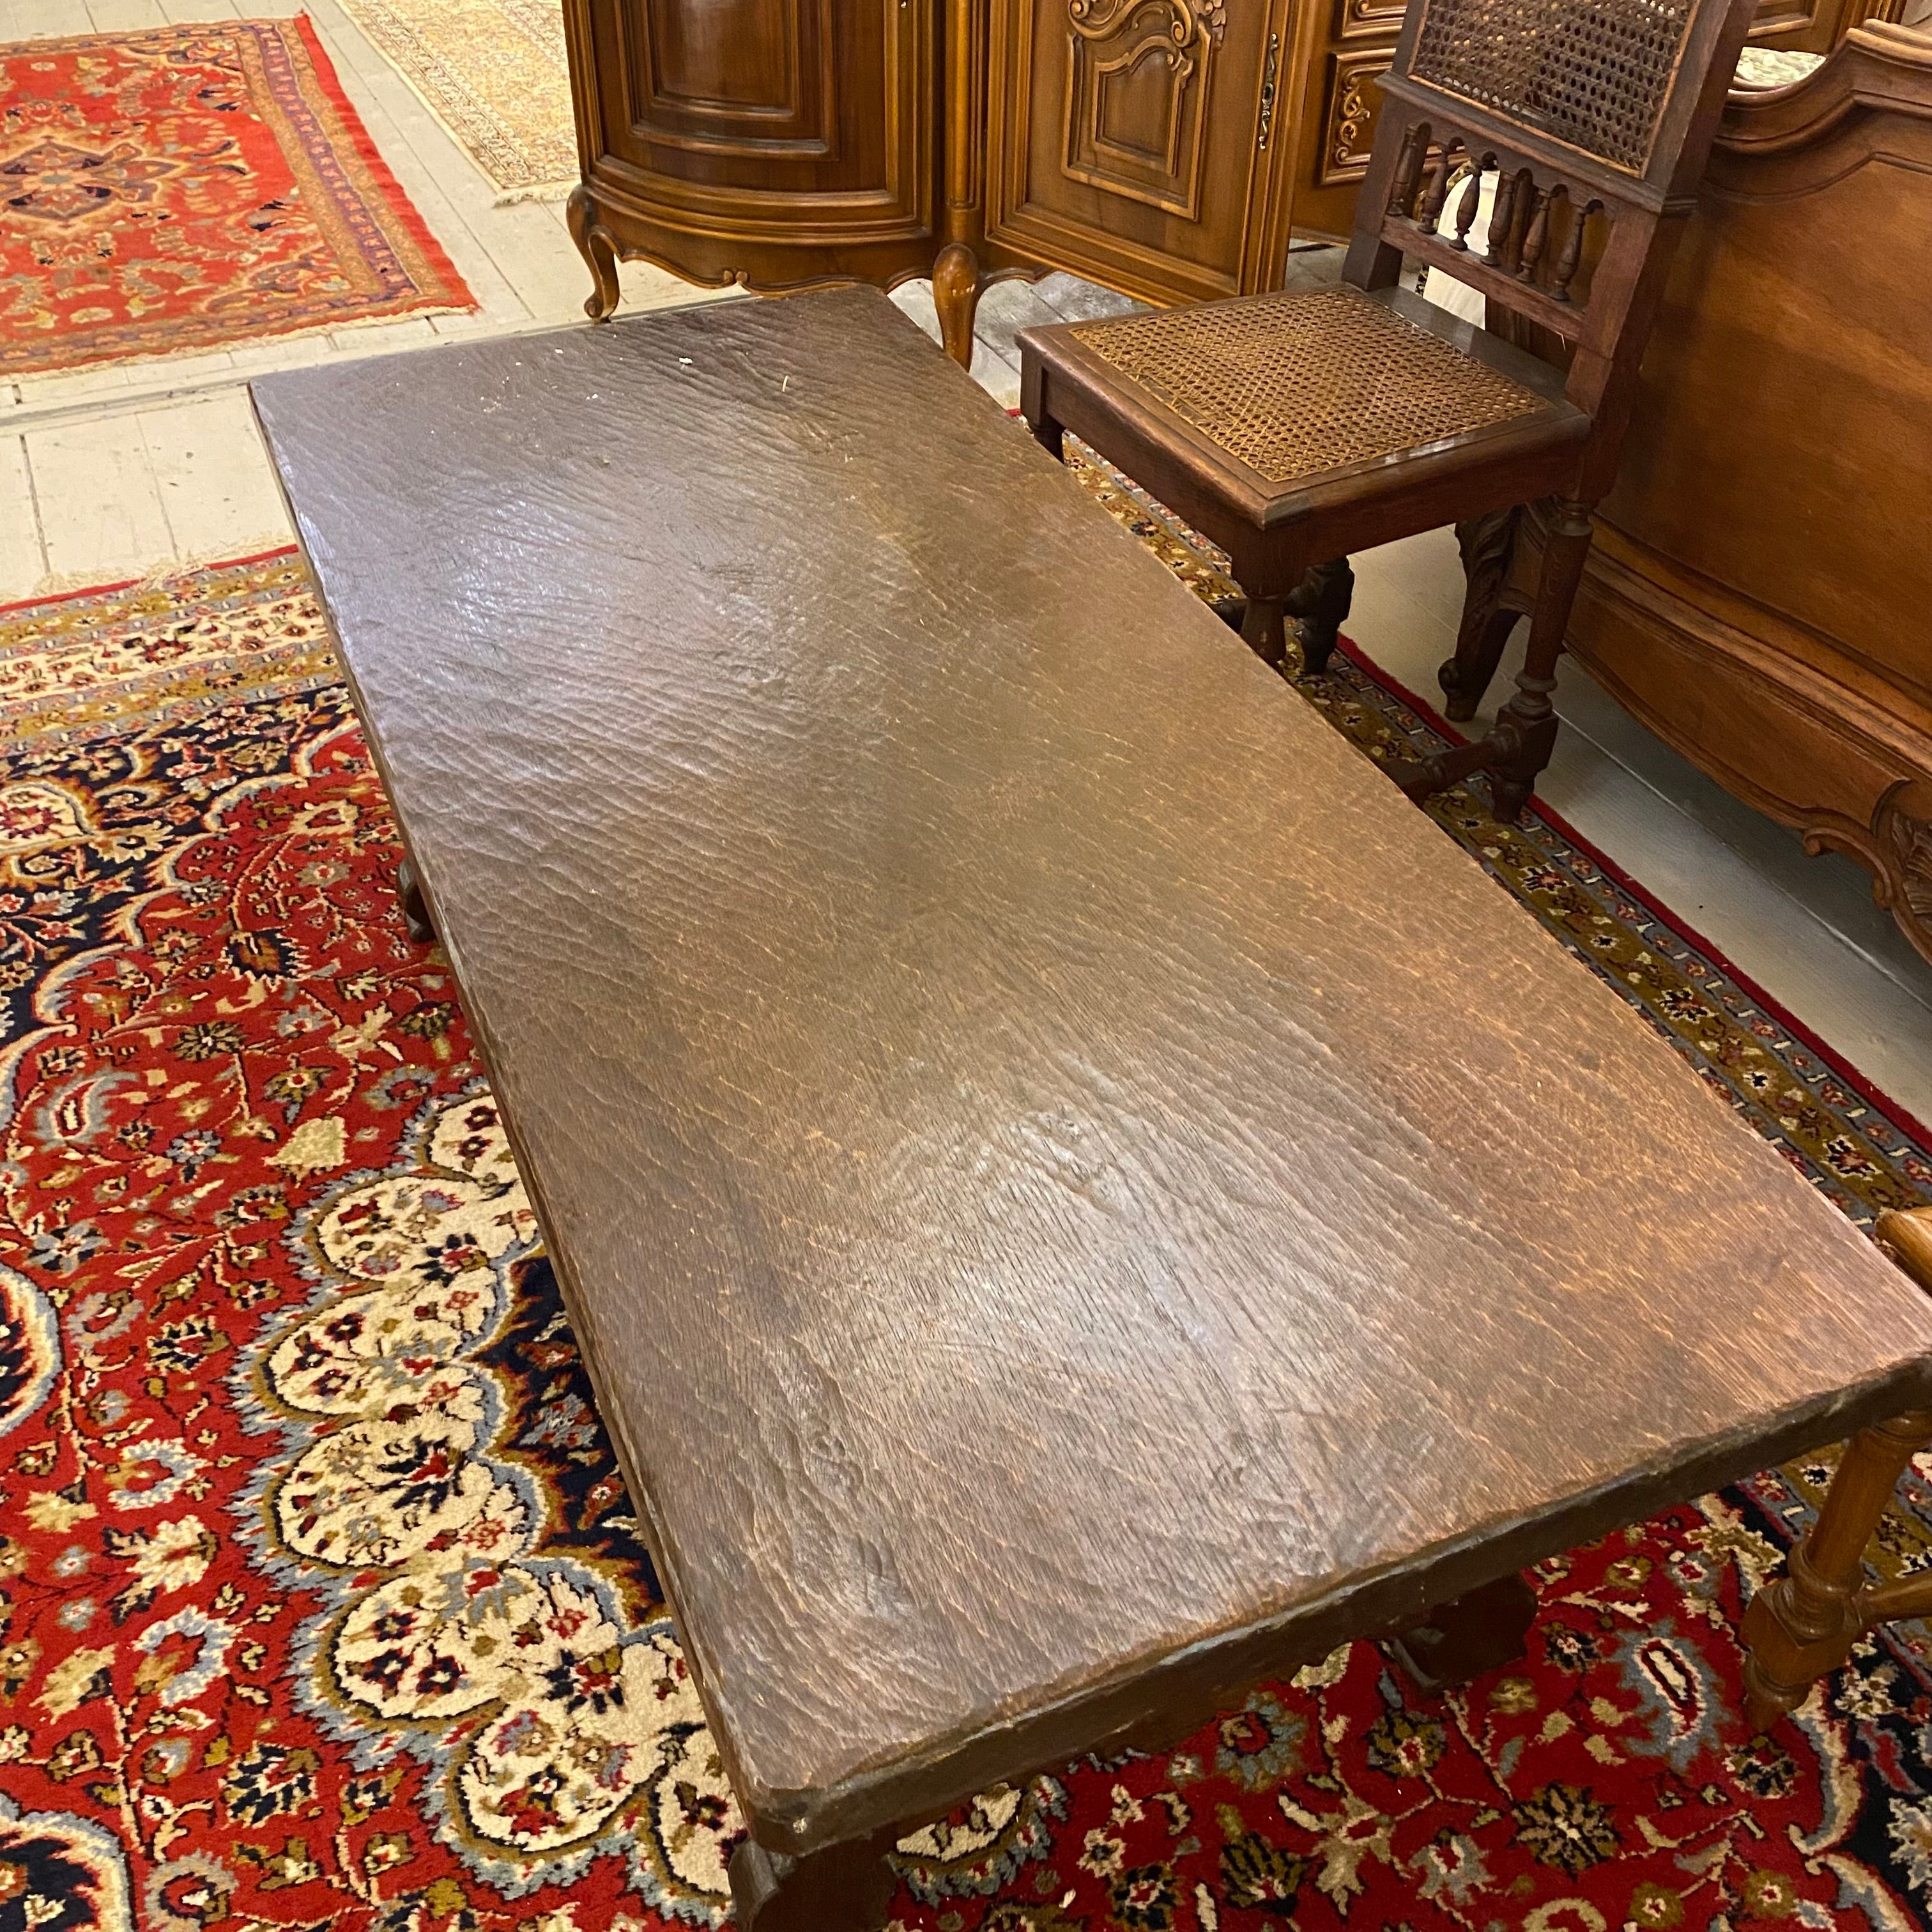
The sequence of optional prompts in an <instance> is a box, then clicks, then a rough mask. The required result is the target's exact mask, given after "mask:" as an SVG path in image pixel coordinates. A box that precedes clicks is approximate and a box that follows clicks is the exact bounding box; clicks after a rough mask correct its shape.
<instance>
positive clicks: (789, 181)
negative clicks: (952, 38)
mask: <svg viewBox="0 0 1932 1932" xmlns="http://www.w3.org/2000/svg"><path fill="white" fill-rule="evenodd" d="M589 20H590V30H591V38H592V44H593V46H594V49H595V65H596V69H597V85H596V92H595V107H596V127H595V136H596V139H595V143H594V145H595V150H596V151H597V153H598V156H599V157H600V159H601V162H602V163H603V164H604V172H606V173H607V174H608V175H609V177H610V180H611V181H612V182H613V183H614V184H616V185H617V186H618V187H619V190H620V191H628V193H632V194H634V193H643V192H645V191H646V189H647V190H648V193H649V195H650V196H651V197H652V199H655V200H657V201H659V202H662V203H664V204H666V205H676V206H683V207H691V208H697V207H700V206H709V205H712V204H714V203H715V201H716V200H717V199H718V197H719V196H728V198H729V199H730V202H731V204H732V205H733V206H734V207H736V208H739V210H741V211H745V210H748V209H749V208H757V209H759V210H760V211H762V214H763V217H764V218H767V219H769V220H776V221H781V222H785V221H789V222H794V223H808V224H809V223H822V222H823V221H825V220H829V219H836V218H840V217H841V214H849V215H850V216H851V217H854V218H857V219H868V218H876V219H880V220H892V218H894V217H895V215H897V216H901V217H904V216H910V215H911V214H914V213H916V211H919V210H920V209H922V208H924V207H925V206H926V205H927V202H928V200H929V182H928V181H927V180H926V175H927V174H928V173H929V155H930V136H929V119H930V116H929V113H928V112H927V109H926V98H925V95H924V92H923V88H922V83H923V81H924V79H925V75H926V70H927V68H928V65H929V46H928V40H929V35H928V33H927V30H926V23H925V10H924V9H923V8H919V7H901V6H899V5H898V4H897V0H589ZM868 211H869V214H868Z"/></svg>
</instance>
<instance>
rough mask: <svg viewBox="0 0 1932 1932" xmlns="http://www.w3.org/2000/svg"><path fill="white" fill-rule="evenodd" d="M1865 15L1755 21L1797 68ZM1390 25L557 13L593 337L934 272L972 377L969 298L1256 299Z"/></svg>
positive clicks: (1348, 193)
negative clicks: (659, 293) (1029, 279)
mask: <svg viewBox="0 0 1932 1932" xmlns="http://www.w3.org/2000/svg"><path fill="white" fill-rule="evenodd" d="M1871 5H1872V0H1763V6H1762V7H1761V8H1760V16H1759V19H1758V21H1757V25H1756V26H1754V28H1753V30H1752V37H1753V38H1754V40H1761V41H1762V42H1763V43H1764V44H1766V45H1767V46H1796V47H1807V48H1813V49H1817V50H1818V51H1821V52H1822V51H1823V49H1825V48H1826V47H1828V46H1831V45H1832V44H1833V43H1834V42H1835V40H1836V39H1837V38H1838V34H1839V33H1840V31H1841V27H1842V23H1843V20H1846V19H1847V18H1861V17H1863V15H1864V13H1865V12H1866V11H1867V10H1870V7H1871ZM1402 17H1403V6H1402V0H1318V4H1316V5H1309V6H1304V7H1297V6H1295V5H1291V4H1290V0H898V5H896V6H893V5H884V6H881V5H877V4H870V5H868V4H862V0H564V23H565V30H566V32H567V34H568V41H569V47H570V65H571V90H572V93H573V95H574V99H575V102H576V110H577V146H578V151H579V153H580V155H581V157H582V161H583V181H582V184H581V185H580V187H578V188H577V190H576V192H575V193H574V195H573V196H571V202H570V208H569V214H570V222H571V233H572V234H573V235H574V236H575V237H576V239H577V246H578V248H580V250H581V251H583V257H584V259H585V260H586V263H588V264H589V267H590V270H591V274H592V279H593V281H594V284H595V290H594V293H592V296H591V297H590V299H589V302H587V303H586V309H587V310H588V311H589V314H591V315H592V317H595V318H597V319H598V320H601V319H602V318H603V317H606V316H607V315H609V314H610V312H611V311H612V310H613V308H615V307H616V302H617V280H616V260H617V258H618V257H622V256H633V255H634V256H640V257H646V258H648V259H649V260H652V261H653V262H656V263H660V264H661V266H664V267H665V268H667V269H671V270H673V272H676V274H678V275H684V276H686V277H688V278H689V279H690V280H691V281H695V282H700V283H703V284H706V286H709V287H720V286H721V285H723V284H727V283H730V282H738V283H741V284H743V285H744V286H745V287H747V288H752V289H759V290H781V289H790V288H796V287H802V286H804V285H806V284H812V283H819V282H826V281H841V280H847V279H857V280H861V281H871V282H876V283H877V284H879V285H880V286H881V287H890V286H892V284H894V283H895V282H898V281H904V280H905V279H906V278H908V277H911V276H916V275H931V276H932V278H933V290H934V295H935V299H936V300H937V302H938V307H939V313H940V317H941V323H942V325H943V326H944V332H945V336H946V341H947V347H949V348H950V350H952V351H953V353H954V354H955V355H956V356H958V357H959V359H960V360H961V361H962V362H967V363H969V364H970V362H971V359H972V344H973V314H974V305H975V304H976V303H977V301H978V299H979V296H980V291H981V290H983V288H985V287H986V286H987V285H988V284H989V283H990V282H993V281H999V280H1001V279H1003V278H1007V277H1009V276H1013V275H1040V274H1043V273H1044V272H1046V270H1047V269H1069V270H1071V271H1072V272H1073V273H1075V274H1076V275H1084V276H1086V277H1087V278H1089V279H1090V280H1091V281H1097V282H1101V283H1104V284H1106V286H1107V287H1110V288H1114V289H1118V290H1124V292H1125V293H1127V294H1129V295H1133V296H1140V297H1142V298H1143V299H1145V300H1147V301H1148V302H1154V303H1155V304H1157V305H1166V304H1168V303H1172V302H1211V301H1214V300H1216V299H1218V298H1220V297H1221V296H1231V295H1238V294H1243V293H1249V292H1251V291H1253V290H1262V289H1269V288H1274V287H1277V286H1278V285H1279V284H1280V281H1281V278H1282V271H1283V263H1284V262H1285V260H1286V254H1287V250H1288V245H1289V235H1290V233H1291V232H1292V233H1295V234H1299V235H1308V236H1328V237H1331V238H1335V239H1340V238H1343V237H1346V236H1347V235H1348V234H1349V231H1350V229H1351V228H1352V226H1353V225H1354V221H1355V197H1356V194H1357V191H1358V189H1359V188H1360V187H1361V182H1362V181H1363V178H1364V176H1365V175H1367V172H1368V163H1369V154H1370V146H1371V143H1372V141H1373V136H1374V131H1375V127H1376V116H1377V115H1378V114H1379V112H1380V110H1381V92H1380V87H1379V80H1380V77H1381V75H1382V73H1383V71H1384V70H1385V69H1386V68H1387V67H1388V64H1389V60H1390V58H1391V55H1392V54H1393V53H1394V49H1395V42H1396V37H1397V31H1398V30H1399V29H1400V26H1401V25H1402Z"/></svg>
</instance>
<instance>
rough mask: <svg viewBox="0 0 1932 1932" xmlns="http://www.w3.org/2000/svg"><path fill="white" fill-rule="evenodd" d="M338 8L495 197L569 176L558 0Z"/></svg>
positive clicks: (572, 174) (432, 0)
mask: <svg viewBox="0 0 1932 1932" xmlns="http://www.w3.org/2000/svg"><path fill="white" fill-rule="evenodd" d="M342 5H343V10H344V12H345V13H347V14H348V16H349V17H350V19H351V20H353V21H354V22H355V23H356V25H357V26H359V27H360V28H362V31H363V32H364V33H365V34H367V35H368V37H369V39H370V40H371V42H372V43H374V45H375V46H377V47H378V48H380V49H381V51H382V52H383V54H384V55H386V57H387V58H388V60H389V63H390V65H392V67H394V68H395V70H396V71H397V72H398V74H401V76H402V77H403V78H404V80H406V81H407V82H408V83H409V84H410V87H411V88H412V89H413V90H414V92H415V93H416V95H417V98H419V99H420V100H421V101H422V103H423V104H424V105H425V107H428V110H430V112H431V113H432V114H434V115H435V116H436V118H437V120H439V121H441V122H442V124H443V126H444V127H446V129H447V130H449V134H450V136H451V137H452V139H454V140H455V142H456V143H457V145H458V146H459V147H460V148H462V150H463V152H464V153H465V154H467V155H468V156H469V158H470V159H471V160H472V161H474V162H475V164H476V166H478V168H479V169H481V171H482V172H483V173H484V175H486V176H487V178H488V179H489V181H490V185H491V187H493V188H494V189H495V190H496V200H497V202H498V204H499V205H502V203H504V202H515V201H551V200H556V199H561V198H562V196H564V195H565V194H567V193H568V192H569V191H570V190H571V187H574V185H575V184H576V181H577V123H576V120H575V118H574V110H573V109H572V107H571V102H570V67H569V63H568V57H567V56H566V55H565V51H564V40H563V9H562V6H561V5H560V4H559V0H342Z"/></svg>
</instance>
